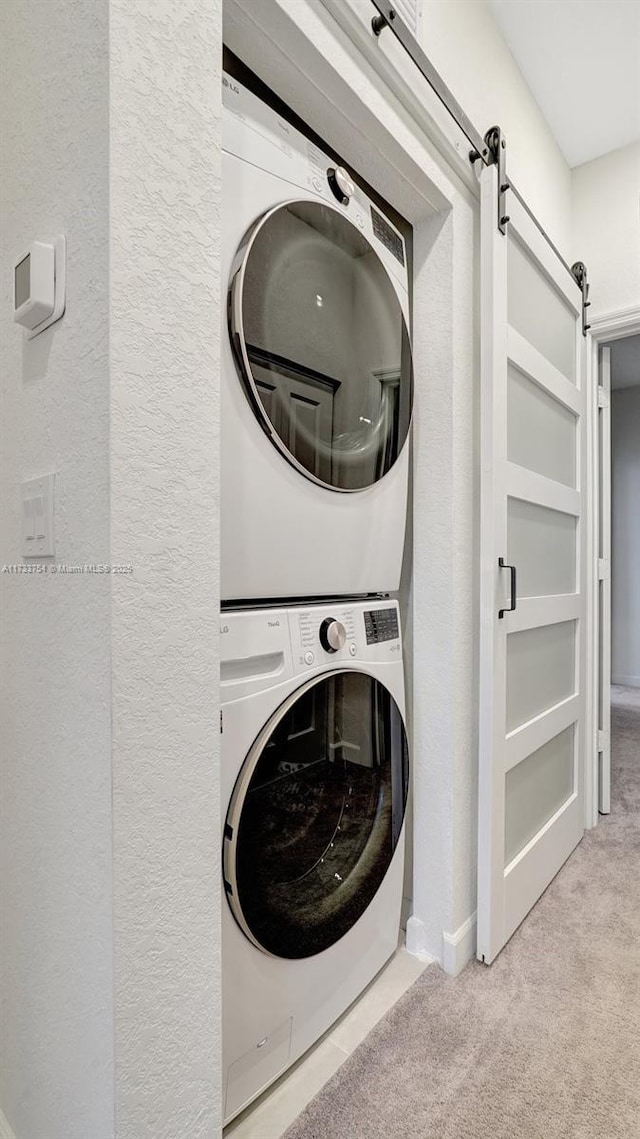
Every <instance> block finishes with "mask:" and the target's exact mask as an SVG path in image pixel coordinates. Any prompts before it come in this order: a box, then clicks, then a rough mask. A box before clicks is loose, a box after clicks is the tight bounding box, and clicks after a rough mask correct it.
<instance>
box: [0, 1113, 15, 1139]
mask: <svg viewBox="0 0 640 1139" xmlns="http://www.w3.org/2000/svg"><path fill="white" fill-rule="evenodd" d="M0 1139H16V1137H15V1135H14V1134H13V1131H12V1130H11V1128H10V1127H9V1124H8V1123H7V1117H6V1115H5V1114H4V1112H3V1111H2V1108H0Z"/></svg>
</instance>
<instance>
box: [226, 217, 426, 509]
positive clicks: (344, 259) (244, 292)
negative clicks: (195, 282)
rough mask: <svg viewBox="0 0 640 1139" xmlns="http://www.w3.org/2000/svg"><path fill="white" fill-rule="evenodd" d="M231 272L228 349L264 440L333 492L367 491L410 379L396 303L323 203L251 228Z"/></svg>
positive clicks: (399, 420) (406, 407) (390, 452)
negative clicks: (233, 270) (231, 348)
mask: <svg viewBox="0 0 640 1139" xmlns="http://www.w3.org/2000/svg"><path fill="white" fill-rule="evenodd" d="M399 244H400V250H401V251H402V245H401V243H399ZM402 255H403V256H404V253H402ZM236 266H237V269H236V271H235V273H234V275H233V278H232V282H231V294H230V304H229V320H230V332H231V342H232V345H233V350H234V354H235V357H236V361H237V364H238V368H239V371H240V375H241V378H242V380H243V383H244V387H245V391H246V393H247V395H248V397H249V400H250V402H251V404H252V407H253V409H254V412H255V414H256V415H257V417H258V419H259V420H260V422H261V424H262V426H263V427H264V428H265V430H266V432H267V434H268V435H269V437H270V439H271V440H272V442H273V443H274V445H275V446H277V447H278V449H279V450H280V451H281V452H282V453H283V454H284V456H285V457H286V458H287V459H288V461H289V462H290V463H292V464H293V466H295V467H296V468H297V469H298V470H299V471H300V472H301V473H302V474H304V475H305V476H306V477H307V478H310V479H312V480H313V481H314V482H317V483H320V484H322V485H323V486H327V487H329V488H331V489H332V490H338V491H356V490H362V489H363V488H364V487H368V486H371V485H372V484H374V483H376V482H377V481H378V480H379V479H381V478H382V477H383V476H384V475H385V474H386V473H387V471H388V470H389V469H390V468H391V467H392V466H393V464H394V463H395V461H396V459H397V458H398V455H399V454H400V451H401V450H402V447H403V446H404V443H405V441H406V438H407V434H408V431H409V425H410V420H411V405H412V395H413V371H412V364H411V348H410V342H409V333H408V330H407V326H406V322H405V319H404V316H403V312H402V308H401V305H400V301H399V299H398V294H397V292H396V289H395V287H394V285H393V283H392V281H391V278H390V277H389V274H388V273H387V270H386V269H385V267H384V265H383V264H382V261H381V260H380V258H379V257H378V255H377V253H376V251H375V249H374V248H373V246H372V245H371V244H370V243H369V241H368V240H367V239H366V237H365V236H364V235H363V234H362V233H361V232H360V230H359V229H358V228H356V226H355V225H353V224H352V223H351V222H350V221H348V220H347V218H346V217H344V216H343V214H342V213H341V212H340V211H339V210H338V209H336V208H334V207H333V206H329V205H326V204H324V203H321V202H314V201H294V202H287V203H286V204H285V205H281V206H277V207H276V208H275V209H272V210H270V211H269V212H268V213H267V214H265V216H264V217H263V218H261V219H260V221H259V222H258V223H257V225H256V226H254V228H253V229H252V230H251V231H250V232H249V234H248V235H247V237H246V238H245V241H244V243H243V246H242V248H241V250H240V251H239V254H238V257H237V259H236Z"/></svg>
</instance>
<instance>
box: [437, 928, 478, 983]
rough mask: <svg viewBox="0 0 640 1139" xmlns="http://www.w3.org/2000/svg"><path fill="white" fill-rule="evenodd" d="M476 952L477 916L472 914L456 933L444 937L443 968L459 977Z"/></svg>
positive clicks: (452, 975)
mask: <svg viewBox="0 0 640 1139" xmlns="http://www.w3.org/2000/svg"><path fill="white" fill-rule="evenodd" d="M475 952H476V915H475V914H471V917H468V918H467V920H466V921H465V922H463V923H462V925H461V926H460V927H459V929H457V930H456V932H455V933H443V935H442V968H443V969H444V971H445V973H448V974H449V975H450V976H451V977H457V976H458V973H461V972H462V970H463V969H464V967H465V965H466V964H467V963H468V962H469V961H471V958H472V957H474V956H475Z"/></svg>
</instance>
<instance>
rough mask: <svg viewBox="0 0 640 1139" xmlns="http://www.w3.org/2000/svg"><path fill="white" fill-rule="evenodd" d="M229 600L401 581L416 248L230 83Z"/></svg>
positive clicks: (289, 129) (226, 239) (342, 175)
mask: <svg viewBox="0 0 640 1139" xmlns="http://www.w3.org/2000/svg"><path fill="white" fill-rule="evenodd" d="M223 84H224V110H223V161H222V220H223V225H222V232H223V248H222V286H223V289H226V290H227V302H228V303H227V310H226V317H227V319H226V321H225V325H224V327H223V330H222V335H223V351H222V377H221V384H222V405H221V420H222V433H221V435H222V438H221V451H222V508H221V509H222V519H221V525H222V535H221V547H222V598H223V600H224V601H225V602H233V601H238V600H250V599H257V598H259V599H268V598H297V597H322V596H326V597H328V596H355V595H357V594H366V593H379V592H388V591H391V592H393V591H395V590H397V589H398V587H399V584H400V570H401V562H402V552H403V541H404V532H405V518H406V506H407V480H408V465H409V460H408V436H409V429H410V422H411V411H412V398H413V373H412V363H411V345H410V339H409V294H408V268H407V250H406V247H405V241H404V238H403V236H402V234H401V233H400V232H399V231H398V229H396V227H395V226H394V225H392V223H391V221H390V220H389V219H388V218H387V217H386V216H385V215H384V213H383V211H382V210H381V209H380V208H379V207H378V206H376V205H374V203H373V202H372V201H371V200H370V199H369V198H368V197H367V195H366V194H365V193H364V191H363V190H362V189H361V188H360V187H359V186H358V184H357V181H356V180H355V179H354V178H353V177H352V175H351V174H349V173H348V172H347V171H346V170H344V169H343V168H342V167H336V165H335V162H334V161H333V160H332V159H331V158H329V157H328V156H327V155H325V154H323V153H322V152H321V151H320V150H319V148H318V147H317V145H315V143H313V142H310V141H309V140H308V139H307V138H306V137H305V136H304V135H303V134H302V133H300V131H298V130H297V129H296V128H295V127H294V126H292V125H291V123H290V122H288V121H287V120H286V119H284V118H283V117H282V116H280V115H278V114H277V113H276V112H275V111H274V110H273V109H272V108H271V107H269V106H267V104H266V103H264V102H263V101H262V100H261V99H259V98H257V96H256V95H254V94H253V93H252V92H251V91H249V90H248V89H246V88H245V87H243V86H242V85H241V84H240V83H239V82H238V81H237V80H235V79H233V78H231V77H230V76H227V75H225V76H224V79H223Z"/></svg>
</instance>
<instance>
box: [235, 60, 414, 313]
mask: <svg viewBox="0 0 640 1139" xmlns="http://www.w3.org/2000/svg"><path fill="white" fill-rule="evenodd" d="M222 102H223V106H224V112H225V113H224V114H223V119H222V147H223V150H225V151H227V153H229V154H233V155H235V156H236V158H240V159H242V160H243V161H245V162H249V163H251V165H253V166H257V167H258V168H259V169H262V170H266V171H267V172H269V173H272V174H275V175H276V176H277V177H278V178H280V179H282V180H283V181H286V182H289V183H290V185H291V196H292V197H294V196H295V192H296V189H298V191H303V192H304V193H305V195H306V194H310V195H311V196H313V197H316V196H317V197H319V198H322V199H324V201H326V202H329V203H330V204H331V205H333V206H336V205H337V207H338V208H339V209H343V210H344V212H345V213H346V215H347V216H348V217H349V220H350V221H351V222H353V224H354V225H355V226H357V227H358V229H359V230H361V231H362V233H363V234H364V235H365V237H366V238H367V239H368V240H369V242H370V243H371V244H372V246H373V247H374V249H375V250H376V252H377V254H378V256H379V257H380V260H381V261H382V262H383V264H384V265H385V266H386V268H387V270H388V272H389V273H390V275H391V277H392V278H393V279H394V281H395V282H396V284H398V285H399V286H400V288H401V289H402V291H403V292H404V293H406V292H407V290H408V280H407V266H406V254H405V242H404V238H403V236H402V234H401V233H400V232H399V231H398V230H397V229H396V228H395V226H394V225H393V224H392V223H391V221H390V220H389V218H387V217H385V216H384V215H383V214H382V213H381V212H380V210H379V209H378V208H377V207H376V206H374V204H373V203H372V202H371V200H370V199H369V197H368V195H367V194H366V193H365V191H364V190H363V189H362V188H361V187H360V186H359V185H358V183H357V180H355V179H354V177H353V174H352V172H351V171H350V170H347V169H346V168H345V167H342V166H336V163H335V161H334V159H332V158H330V157H329V155H327V154H324V153H323V151H322V150H320V148H319V147H318V146H316V144H315V142H313V141H312V140H311V139H308V138H306V137H305V136H304V135H303V134H301V132H300V131H299V130H297V129H296V127H294V126H293V125H292V124H291V123H289V122H287V120H286V119H284V118H283V117H282V116H281V115H279V114H277V112H276V111H274V110H273V109H272V108H271V107H269V106H268V105H267V104H266V103H264V102H263V101H262V100H261V99H259V98H258V96H257V95H254V93H253V92H252V91H249V90H248V88H246V87H244V86H243V85H242V84H241V83H240V82H238V80H236V79H233V78H232V77H231V76H230V75H227V74H225V73H223V76H222Z"/></svg>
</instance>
